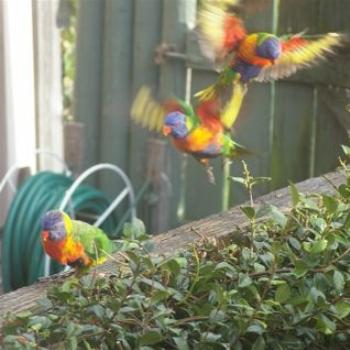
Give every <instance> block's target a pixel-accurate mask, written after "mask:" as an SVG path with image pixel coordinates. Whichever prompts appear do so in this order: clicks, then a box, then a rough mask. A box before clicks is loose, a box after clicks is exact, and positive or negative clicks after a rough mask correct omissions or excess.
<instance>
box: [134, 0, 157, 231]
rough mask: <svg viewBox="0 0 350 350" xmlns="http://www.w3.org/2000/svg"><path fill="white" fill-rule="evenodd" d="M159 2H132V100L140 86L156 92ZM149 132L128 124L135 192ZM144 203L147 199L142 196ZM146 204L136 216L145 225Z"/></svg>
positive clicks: (139, 183) (141, 181)
mask: <svg viewBox="0 0 350 350" xmlns="http://www.w3.org/2000/svg"><path fill="white" fill-rule="evenodd" d="M161 21H162V1H161V0H148V1H143V0H134V22H133V27H134V31H133V40H132V43H131V45H132V47H133V56H132V57H130V60H131V61H132V86H131V93H132V95H131V97H132V98H133V97H134V96H135V95H136V93H137V91H138V90H139V88H140V87H141V86H142V85H147V86H149V87H150V88H152V90H153V93H155V92H156V88H157V86H158V78H159V68H158V66H157V65H156V64H155V63H154V55H155V49H156V47H157V46H158V44H159V42H160V40H161ZM149 137H150V133H149V132H148V131H146V130H144V129H142V128H141V127H140V126H139V125H135V124H134V123H132V122H131V123H130V126H129V143H128V151H129V153H128V157H129V159H128V169H129V173H130V176H131V181H132V183H133V185H134V187H135V190H136V191H138V190H139V189H140V188H142V187H143V185H144V183H145V181H146V172H147V140H148V138H149ZM146 200H147V196H146ZM146 206H147V201H146V202H145V201H142V202H141V203H140V205H139V206H138V212H139V215H140V216H141V217H142V218H143V219H144V220H145V223H146V225H147V226H148V224H149V220H148V212H147V210H146V209H145V207H146Z"/></svg>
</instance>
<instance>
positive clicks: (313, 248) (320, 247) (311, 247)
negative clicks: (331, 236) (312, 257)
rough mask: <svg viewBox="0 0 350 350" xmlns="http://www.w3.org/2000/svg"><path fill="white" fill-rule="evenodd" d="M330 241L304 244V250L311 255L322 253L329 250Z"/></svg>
mask: <svg viewBox="0 0 350 350" xmlns="http://www.w3.org/2000/svg"><path fill="white" fill-rule="evenodd" d="M327 244H328V241H327V240H326V239H321V240H319V241H315V242H304V243H303V248H304V250H305V251H306V252H308V253H310V254H319V253H322V252H323V251H324V250H325V249H326V248H327Z"/></svg>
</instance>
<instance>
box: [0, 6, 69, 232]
mask: <svg viewBox="0 0 350 350" xmlns="http://www.w3.org/2000/svg"><path fill="white" fill-rule="evenodd" d="M57 6H58V1H57V0H50V1H42V0H33V1H32V0H1V1H0V180H1V178H2V177H3V176H4V174H5V172H6V170H7V169H9V168H10V167H11V165H13V164H19V165H20V166H31V167H34V168H35V165H36V156H35V149H36V148H45V149H47V150H49V151H53V152H55V153H57V154H58V155H60V156H62V154H63V150H62V144H63V141H62V139H63V137H62V99H61V84H60V79H61V75H60V74H61V70H60V68H61V62H60V50H59V47H60V46H59V45H60V44H59V30H58V29H57V28H56V27H55V16H56V11H57ZM33 18H34V23H33ZM41 159H42V160H43V161H42V162H41V164H43V168H45V169H56V170H57V169H61V168H62V167H61V166H60V165H58V164H57V162H56V161H54V160H52V159H49V160H48V159H47V158H45V157H42V158H41ZM6 192H7V193H6ZM6 192H5V193H1V194H0V226H1V225H2V223H3V220H4V217H5V215H6V212H7V203H8V200H9V197H11V196H10V195H9V191H6Z"/></svg>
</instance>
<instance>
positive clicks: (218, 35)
mask: <svg viewBox="0 0 350 350" xmlns="http://www.w3.org/2000/svg"><path fill="white" fill-rule="evenodd" d="M238 4H239V1H237V0H221V1H213V0H211V1H210V0H205V1H203V2H202V4H201V7H200V9H199V11H198V30H199V43H200V47H201V50H202V52H203V54H204V55H205V56H206V57H207V58H209V59H210V60H211V61H213V62H222V61H223V60H225V58H226V57H227V56H228V54H229V53H231V52H232V51H234V50H235V49H236V48H237V45H238V44H239V42H240V41H241V40H242V39H243V38H244V37H245V36H246V31H245V28H244V26H243V23H242V21H241V20H240V19H239V18H238V17H237V16H235V14H233V13H232V12H230V11H229V8H230V7H232V6H237V5H238Z"/></svg>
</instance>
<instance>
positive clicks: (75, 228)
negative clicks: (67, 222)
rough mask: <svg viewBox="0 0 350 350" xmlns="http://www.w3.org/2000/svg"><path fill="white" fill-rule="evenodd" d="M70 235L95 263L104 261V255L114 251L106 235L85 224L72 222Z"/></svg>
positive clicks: (76, 221)
mask: <svg viewBox="0 0 350 350" xmlns="http://www.w3.org/2000/svg"><path fill="white" fill-rule="evenodd" d="M72 235H73V239H74V240H75V241H78V242H80V243H81V244H82V245H83V247H84V250H85V253H86V254H87V255H88V256H89V257H90V258H91V259H93V260H94V261H95V262H97V263H98V262H102V261H104V260H105V257H106V254H105V253H112V252H113V250H114V245H113V242H112V241H111V240H110V239H109V238H108V237H107V235H106V234H105V233H104V232H103V231H102V230H101V229H99V228H97V227H95V226H92V225H89V224H87V223H86V222H83V221H79V220H72Z"/></svg>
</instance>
